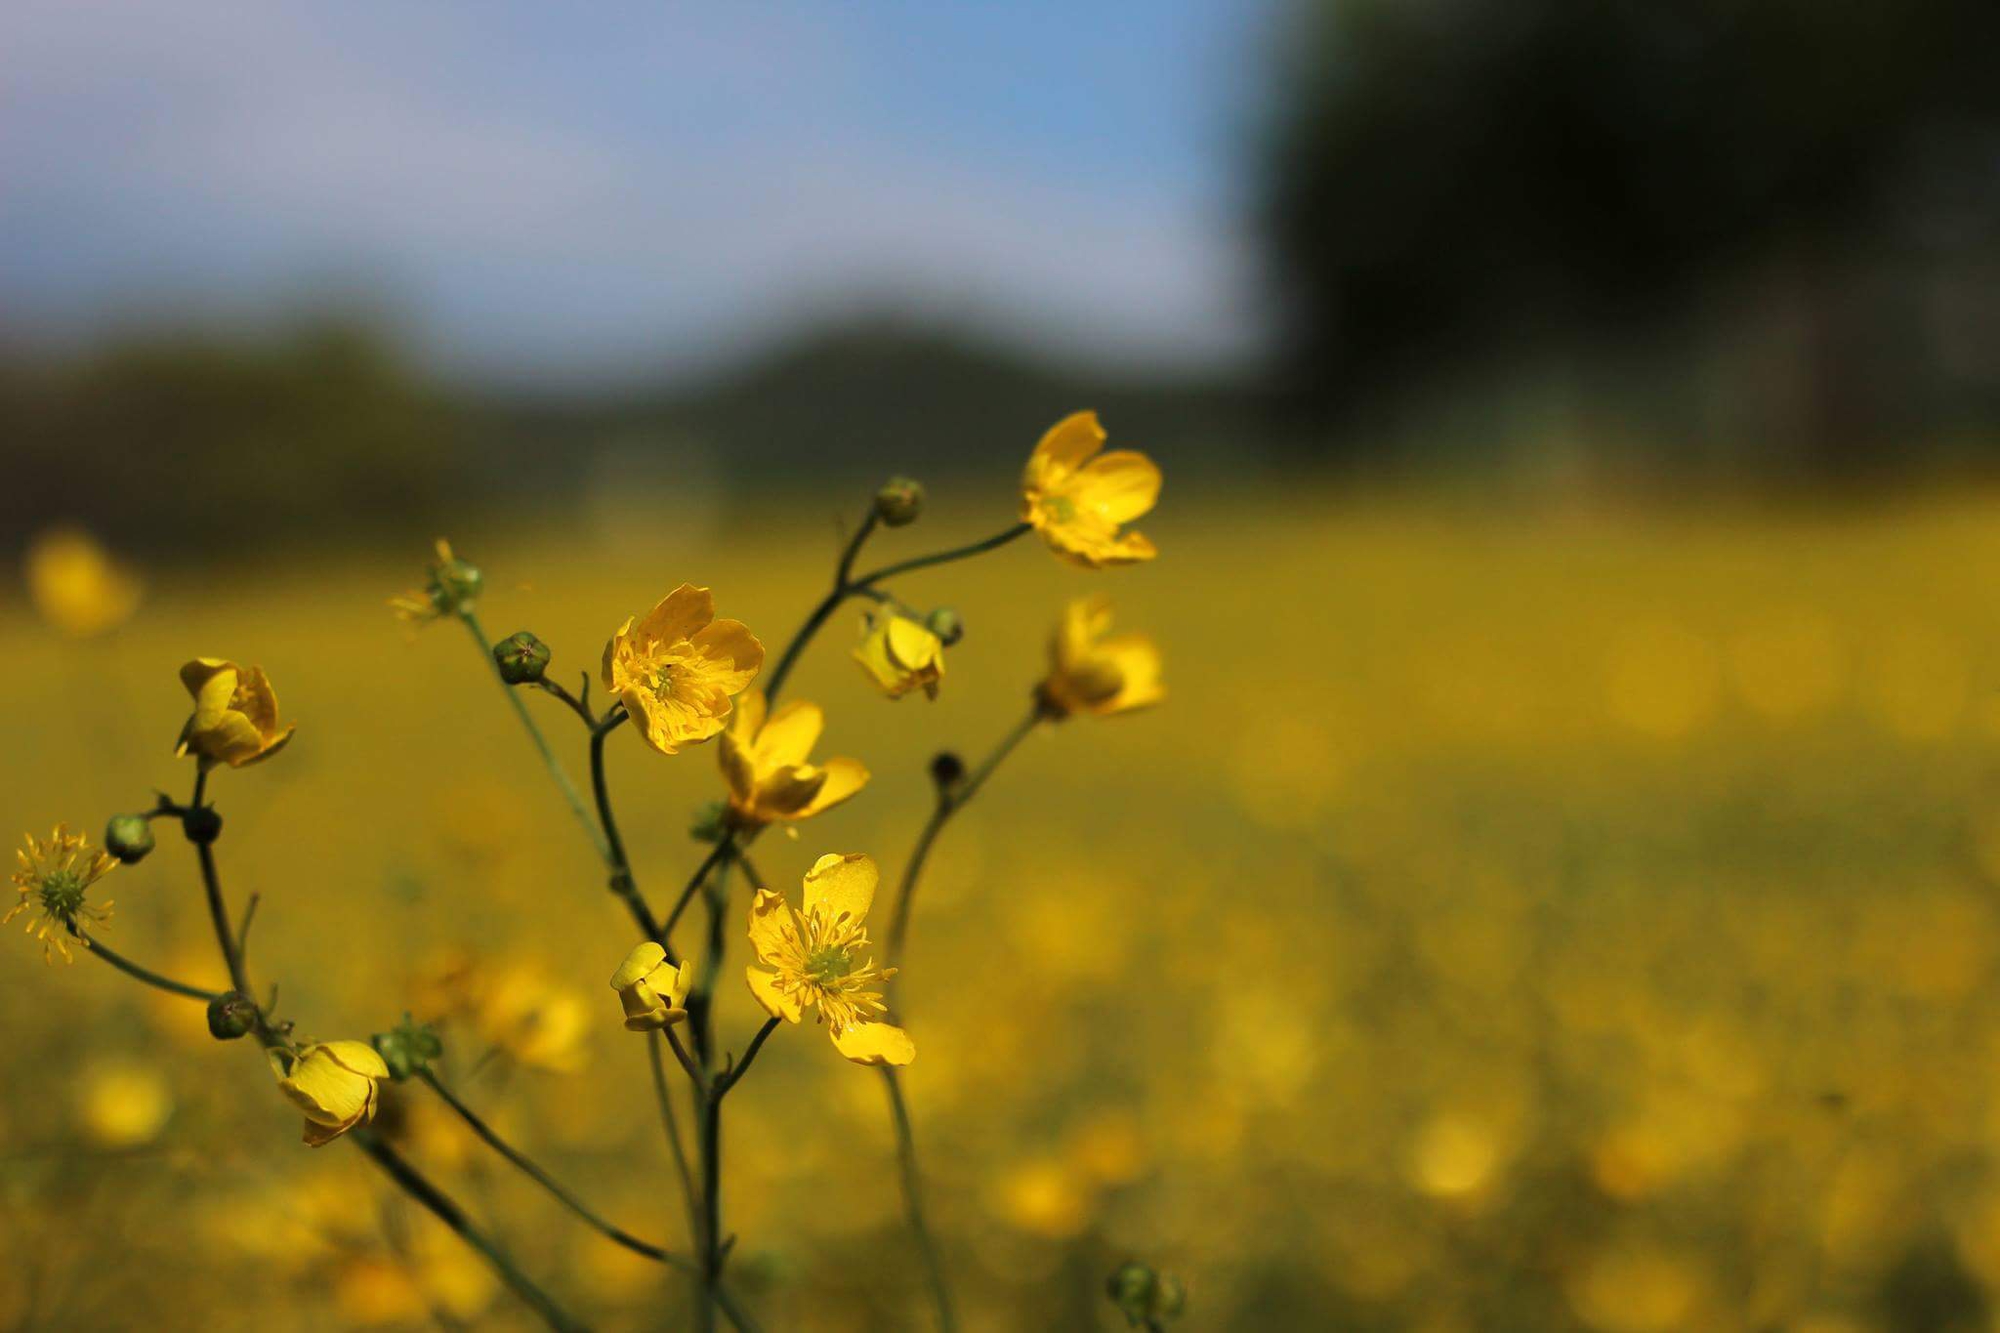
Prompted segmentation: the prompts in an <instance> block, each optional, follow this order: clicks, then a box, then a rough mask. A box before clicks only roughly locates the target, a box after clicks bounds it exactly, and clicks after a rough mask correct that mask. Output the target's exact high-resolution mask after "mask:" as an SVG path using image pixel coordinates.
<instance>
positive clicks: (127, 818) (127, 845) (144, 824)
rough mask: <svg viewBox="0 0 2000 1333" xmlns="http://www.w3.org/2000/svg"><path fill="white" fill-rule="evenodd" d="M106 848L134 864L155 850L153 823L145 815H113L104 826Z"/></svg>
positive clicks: (122, 859)
mask: <svg viewBox="0 0 2000 1333" xmlns="http://www.w3.org/2000/svg"><path fill="white" fill-rule="evenodd" d="M104 850H105V851H107V852H110V853H111V854H112V855H113V856H115V857H117V858H118V859H119V860H120V861H123V862H124V863H125V864H126V865H128V866H129V865H134V864H136V863H138V862H140V861H143V860H145V859H146V854H147V853H148V852H150V851H152V850H153V825H152V823H151V821H149V820H148V819H147V818H146V817H145V816H144V815H113V816H111V822H110V823H109V824H106V825H105V826H104Z"/></svg>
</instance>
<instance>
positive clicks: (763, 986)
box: [743, 967, 801, 1023]
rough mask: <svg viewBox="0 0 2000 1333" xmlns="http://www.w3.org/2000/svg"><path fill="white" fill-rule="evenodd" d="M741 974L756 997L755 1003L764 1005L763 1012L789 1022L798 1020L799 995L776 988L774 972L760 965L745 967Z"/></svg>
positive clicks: (776, 982) (799, 1011) (776, 981)
mask: <svg viewBox="0 0 2000 1333" xmlns="http://www.w3.org/2000/svg"><path fill="white" fill-rule="evenodd" d="M743 976H744V979H745V980H746V981H748V982H749V983H750V993H751V994H752V995H754V996H756V997H757V1003H758V1004H761V1005H763V1006H764V1012H765V1013H767V1014H769V1015H770V1016H771V1017H773V1018H783V1019H786V1020H788V1021H790V1022H793V1023H796V1022H798V1021H799V1016H800V1013H801V1010H800V1007H799V997H798V996H797V995H796V994H787V993H786V992H784V991H781V990H779V989H778V977H777V974H776V973H773V972H767V971H765V970H764V969H763V968H761V967H746V968H744V969H743Z"/></svg>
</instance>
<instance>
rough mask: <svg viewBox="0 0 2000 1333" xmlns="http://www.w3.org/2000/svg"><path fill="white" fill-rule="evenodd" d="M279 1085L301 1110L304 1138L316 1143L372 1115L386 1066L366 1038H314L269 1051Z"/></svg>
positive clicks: (313, 1144)
mask: <svg viewBox="0 0 2000 1333" xmlns="http://www.w3.org/2000/svg"><path fill="white" fill-rule="evenodd" d="M272 1062H273V1068H274V1069H276V1071H277V1073H278V1088H279V1090H280V1091H282V1092H283V1093H284V1094H285V1095H286V1096H287V1097H289V1098H291V1099H292V1101H294V1102H295V1103H297V1104H298V1108H299V1109H300V1110H301V1111H304V1112H305V1113H306V1135H305V1141H306V1142H307V1143H310V1144H311V1145H312V1146H313V1147H315V1148H317V1147H319V1146H320V1145H321V1144H323V1143H331V1142H333V1141H334V1140H335V1139H337V1138H339V1137H340V1136H341V1135H342V1134H345V1133H346V1132H347V1131H348V1130H350V1129H353V1128H354V1127H355V1126H356V1125H365V1124H367V1123H368V1122H369V1121H370V1120H373V1119H374V1118H375V1107H376V1105H377V1103H378V1101H379V1099H380V1097H381V1085H382V1080H383V1079H385V1078H387V1077H389V1066H387V1065H386V1064H383V1063H382V1057H381V1056H380V1055H377V1054H376V1053H375V1048H374V1047H373V1046H370V1045H369V1044H368V1043H367V1042H365V1041H328V1042H313V1043H310V1044H308V1045H306V1046H304V1047H302V1048H301V1049H300V1050H299V1052H298V1054H296V1055H293V1056H289V1057H287V1056H284V1055H281V1054H278V1053H276V1052H273V1054H272Z"/></svg>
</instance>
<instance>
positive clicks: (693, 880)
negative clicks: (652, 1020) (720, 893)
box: [653, 832, 736, 962]
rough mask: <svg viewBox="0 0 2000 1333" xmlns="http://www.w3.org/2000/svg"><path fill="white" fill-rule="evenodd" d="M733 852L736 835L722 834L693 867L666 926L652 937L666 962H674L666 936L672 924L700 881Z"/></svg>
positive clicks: (671, 928)
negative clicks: (662, 951)
mask: <svg viewBox="0 0 2000 1333" xmlns="http://www.w3.org/2000/svg"><path fill="white" fill-rule="evenodd" d="M735 850H736V834H735V833H734V832H729V833H725V834H723V835H722V841H721V842H718V843H716V844H715V847H714V849H713V850H712V851H710V852H709V854H708V855H707V856H706V857H703V858H702V862H701V864H700V865H699V866H696V867H695V872H694V874H692V875H690V876H688V882H687V886H686V887H685V888H683V889H682V890H681V896H680V897H678V898H676V899H674V910H673V911H671V912H669V913H667V924H666V925H665V926H663V927H661V930H660V933H659V934H658V935H655V936H654V937H653V938H655V939H657V940H658V941H659V942H660V946H661V947H662V948H664V949H665V950H666V951H667V961H669V962H674V961H675V959H674V946H673V945H672V944H670V943H668V941H667V936H669V935H671V934H673V933H674V923H675V922H677V921H679V920H680V919H681V913H683V912H685V911H687V905H688V904H689V903H691V902H693V901H694V891H695V890H696V889H698V888H700V887H701V884H702V881H703V880H705V879H707V878H708V874H709V872H710V871H711V870H714V869H715V868H716V867H717V866H718V865H721V864H722V862H723V860H724V859H725V858H727V857H728V856H729V855H730V854H731V853H733V852H734V851H735Z"/></svg>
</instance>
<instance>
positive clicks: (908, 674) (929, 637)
mask: <svg viewBox="0 0 2000 1333" xmlns="http://www.w3.org/2000/svg"><path fill="white" fill-rule="evenodd" d="M854 660H855V661H857V662H859V663H860V664H861V669H862V670H863V671H865V672H867V673H868V678H869V679H870V680H872V681H874V682H875V684H876V685H877V686H879V687H880V688H881V690H882V692H883V693H884V694H886V695H888V696H889V697H890V698H891V699H900V698H902V697H903V696H904V695H906V694H908V693H909V692H910V691H911V690H914V689H916V688H917V687H918V686H919V685H921V686H923V689H924V693H925V694H926V695H927V696H929V697H930V698H932V699H935V698H937V696H938V684H939V682H941V681H942V680H944V640H942V639H940V638H938V636H937V635H935V634H933V633H931V631H930V629H929V628H928V627H927V626H925V625H923V624H921V623H919V622H918V621H915V620H912V619H910V618H909V617H908V616H902V615H897V614H896V613H895V612H893V611H890V612H886V613H884V614H882V615H880V616H874V617H871V618H870V621H869V629H868V633H867V635H866V636H864V637H863V638H862V640H861V642H860V643H859V644H858V645H856V647H855V649H854Z"/></svg>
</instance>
